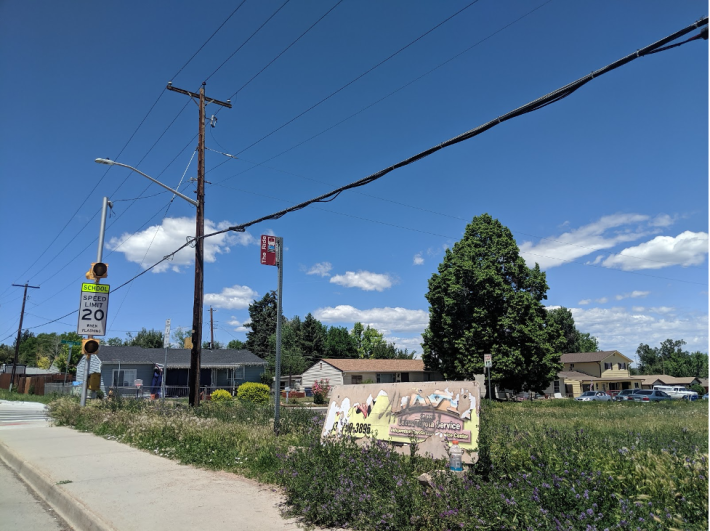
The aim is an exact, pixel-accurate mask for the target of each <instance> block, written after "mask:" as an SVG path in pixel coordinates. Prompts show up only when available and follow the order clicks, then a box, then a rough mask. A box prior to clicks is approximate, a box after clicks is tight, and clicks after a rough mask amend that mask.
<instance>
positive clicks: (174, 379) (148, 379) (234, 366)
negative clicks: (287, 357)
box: [76, 345, 267, 396]
mask: <svg viewBox="0 0 710 531" xmlns="http://www.w3.org/2000/svg"><path fill="white" fill-rule="evenodd" d="M165 361H166V355H165V349H162V348H141V347H111V346H108V345H101V347H100V348H99V352H98V353H97V354H94V355H93V356H91V362H90V365H89V374H96V373H98V374H100V375H101V379H100V381H101V384H100V387H101V389H102V390H103V391H104V392H105V393H108V390H109V389H110V388H112V387H113V388H118V389H122V391H121V392H122V393H123V394H129V393H132V392H134V391H135V390H136V389H137V386H136V380H140V381H142V385H141V388H142V390H144V391H145V392H149V393H150V394H156V395H157V394H159V389H160V386H161V379H162V377H163V374H164V375H165V385H166V396H186V395H187V386H188V381H189V373H190V350H189V349H184V348H181V349H168V353H167V364H166V363H165ZM85 365H86V358H82V359H81V361H80V362H79V364H78V365H77V370H76V375H77V380H79V381H81V380H82V379H83V376H84V371H85ZM163 365H165V367H163ZM266 365H267V363H266V361H265V360H263V359H261V358H259V357H258V356H255V355H254V354H252V353H251V352H249V351H248V350H232V349H218V350H209V349H202V356H201V359H200V387H201V388H203V387H204V388H206V390H207V393H205V394H208V393H210V392H211V391H213V390H215V389H229V390H236V388H237V387H239V386H240V385H241V384H243V383H244V382H259V381H261V375H262V373H263V372H264V370H265V369H266Z"/></svg>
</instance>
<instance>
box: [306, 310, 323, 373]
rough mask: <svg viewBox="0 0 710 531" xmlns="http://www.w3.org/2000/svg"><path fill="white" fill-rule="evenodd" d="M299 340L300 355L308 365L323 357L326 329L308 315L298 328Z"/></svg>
mask: <svg viewBox="0 0 710 531" xmlns="http://www.w3.org/2000/svg"><path fill="white" fill-rule="evenodd" d="M300 339H301V341H300V350H301V353H302V354H303V357H304V358H305V359H306V361H307V362H308V363H309V364H310V365H313V364H314V363H316V362H317V361H318V360H320V359H322V358H324V357H325V352H326V348H325V346H326V345H325V343H326V329H325V327H324V326H323V324H322V323H321V322H320V321H319V320H318V319H316V318H315V317H313V315H311V314H310V313H309V314H308V315H306V318H305V319H304V320H303V323H302V324H301V326H300Z"/></svg>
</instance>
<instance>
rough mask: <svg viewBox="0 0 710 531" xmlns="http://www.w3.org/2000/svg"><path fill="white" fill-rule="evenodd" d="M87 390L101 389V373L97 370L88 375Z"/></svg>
mask: <svg viewBox="0 0 710 531" xmlns="http://www.w3.org/2000/svg"><path fill="white" fill-rule="evenodd" d="M88 387H89V390H90V391H98V390H99V389H101V374H100V373H98V372H94V373H92V374H90V375H89V385H88Z"/></svg>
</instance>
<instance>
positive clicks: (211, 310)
mask: <svg viewBox="0 0 710 531" xmlns="http://www.w3.org/2000/svg"><path fill="white" fill-rule="evenodd" d="M213 311H214V310H213V309H212V306H210V350H214V316H213V315H212V312H213Z"/></svg>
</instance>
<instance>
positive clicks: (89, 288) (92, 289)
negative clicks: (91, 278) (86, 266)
mask: <svg viewBox="0 0 710 531" xmlns="http://www.w3.org/2000/svg"><path fill="white" fill-rule="evenodd" d="M81 291H82V292H89V293H108V292H109V291H111V286H109V285H108V284H89V283H87V282H82V284H81Z"/></svg>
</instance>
